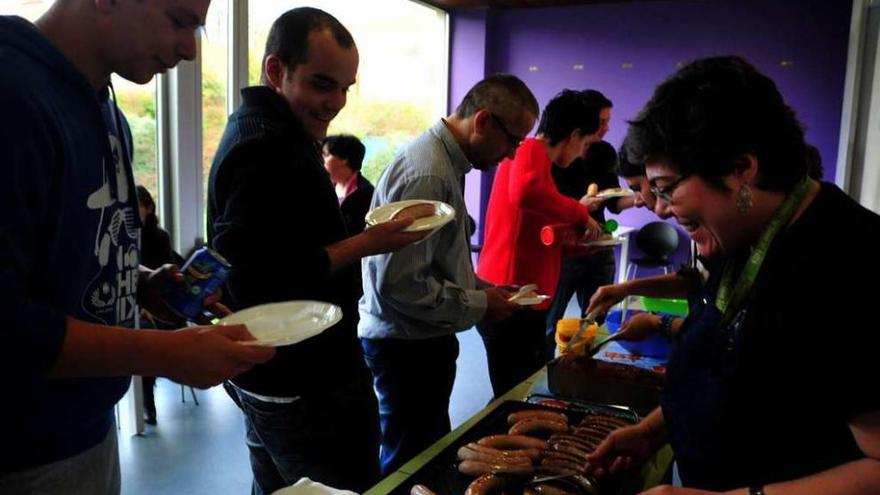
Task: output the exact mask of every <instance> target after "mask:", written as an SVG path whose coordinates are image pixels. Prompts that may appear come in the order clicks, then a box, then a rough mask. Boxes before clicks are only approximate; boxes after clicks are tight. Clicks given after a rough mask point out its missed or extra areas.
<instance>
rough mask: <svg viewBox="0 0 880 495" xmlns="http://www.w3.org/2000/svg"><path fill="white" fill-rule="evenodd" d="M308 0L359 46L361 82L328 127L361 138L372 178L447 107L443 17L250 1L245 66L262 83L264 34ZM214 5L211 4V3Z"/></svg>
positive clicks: (394, 2)
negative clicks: (342, 27)
mask: <svg viewBox="0 0 880 495" xmlns="http://www.w3.org/2000/svg"><path fill="white" fill-rule="evenodd" d="M302 5H310V6H314V7H318V8H321V9H323V10H326V11H327V12H329V13H331V14H333V15H334V16H336V17H337V18H338V19H339V20H340V21H341V22H342V23H343V24H345V26H346V27H347V28H348V29H349V30H350V31H351V33H352V36H354V39H355V42H356V43H357V45H358V50H359V52H360V67H359V70H358V82H357V84H355V85H354V86H353V87H352V88H351V91H350V93H349V97H348V104H347V105H346V107H345V109H344V110H343V111H342V112H340V114H339V116H338V117H337V118H336V119H335V120H334V121H333V123H332V124H331V126H330V133H331V134H335V133H341V132H346V133H350V134H354V135H355V136H358V137H359V138H361V139H362V140H363V141H364V144H365V145H366V146H367V155H366V157H365V159H364V167H363V174H364V175H365V176H366V177H367V178H368V179H370V180H371V181H373V182H375V180H376V179H378V177H379V174H380V173H381V172H382V170H384V168H385V166H387V165H388V163H389V162H390V161H391V159H392V158H393V157H394V155H395V154H396V153H397V150H398V149H399V148H400V146H401V145H402V144H404V143H406V142H407V141H409V140H410V139H412V138H413V137H415V136H416V135H417V134H419V133H421V132H422V131H424V130H425V129H427V128H428V127H430V125H431V124H432V123H433V122H434V120H436V119H437V118H439V117H441V116H442V115H443V112H444V111H445V106H446V73H447V71H446V60H447V57H446V45H447V38H446V15H445V14H444V13H442V12H440V11H438V10H435V9H432V8H430V7H426V6H424V5H420V4H418V3H415V2H412V1H410V0H371V1H369V2H352V1H351V0H315V1H312V2H308V3H304V2H301V1H275V2H260V1H251V2H250V4H249V33H248V36H249V40H250V42H249V45H250V47H249V50H250V53H249V57H248V58H249V64H248V73H249V79H250V83H251V84H258V83H259V76H260V66H261V63H262V56H263V49H264V45H265V43H266V35H267V34H268V32H269V28H270V27H271V26H272V22H273V21H274V20H275V19H276V18H277V17H278V16H279V15H281V14H282V13H284V12H285V11H287V10H289V9H291V8H294V7H299V6H302ZM212 8H213V6H212Z"/></svg>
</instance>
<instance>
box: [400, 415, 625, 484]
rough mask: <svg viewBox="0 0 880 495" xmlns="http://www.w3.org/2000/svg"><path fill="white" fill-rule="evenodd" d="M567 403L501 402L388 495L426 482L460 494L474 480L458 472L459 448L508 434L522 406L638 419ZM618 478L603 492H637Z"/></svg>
mask: <svg viewBox="0 0 880 495" xmlns="http://www.w3.org/2000/svg"><path fill="white" fill-rule="evenodd" d="M566 405H570V406H573V407H566V408H560V407H551V406H545V405H542V404H535V403H530V402H520V401H506V402H502V403H501V404H500V405H499V406H498V407H497V408H495V409H494V410H493V411H492V412H491V413H489V414H488V415H487V416H486V417H484V418H483V419H481V420H480V421H478V422H477V423H476V424H474V425H473V426H472V427H471V428H470V429H468V430H467V431H466V432H464V434H462V435H461V436H460V437H459V438H458V439H457V440H456V441H454V442H453V443H452V444H451V445H449V446H448V447H446V448H445V449H443V450H442V451H441V452H440V453H439V454H437V455H436V456H435V457H434V458H433V459H431V460H430V461H428V463H427V464H425V465H424V466H422V468H421V469H419V470H418V471H416V472H414V473H413V474H411V475H410V476H409V477H408V478H407V479H406V481H404V482H403V483H401V484H400V485H398V486H397V488H395V489H394V490H392V491H391V492H390V495H409V493H410V490H411V489H412V486H413V485H417V484H420V485H425V486H427V487H428V488H430V489H431V490H432V491H433V492H434V493H436V494H437V495H463V494H464V492H465V490H467V487H468V485H470V484H471V482H472V481H473V480H474V477H472V476H466V475H464V474H461V473H459V472H458V462H459V461H458V456H457V452H458V449H459V448H460V447H461V446H462V445H466V444H468V443H470V442H476V441H477V440H479V439H481V438H483V437H485V436H488V435H496V434H499V433H507V430H508V429H509V428H510V426H509V425H508V424H507V416H508V415H509V414H510V413H513V412H517V411H522V410H524V409H545V410H548V411H557V412H564V413H565V414H566V415H567V416H568V420H569V423H571V424H576V423H578V422H580V421H581V420H582V419H583V418H584V417H585V416H587V415H589V414H607V415H612V416H617V417H620V418H623V419H625V420H627V421H630V422H633V423H634V422H636V421H637V420H638V418H637V417H636V416H635V415H634V414H633V413H632V411H629V410H627V409H625V408H619V407H605V406H603V405H601V404H577V403H574V402H573V401H566ZM625 484H627V483H622V482H620V481H618V482H615V483H610V484H608V486H607V487H606V488H607V489H606V491H604V492H603V495H606V494H607V495H622V494H625V493H636V492H638V490H637V489H636V490H632V491H631V492H630V491H625V488H624V487H623V485H625ZM506 493H507V495H521V492H519V491H516V492H510V491H508V492H506Z"/></svg>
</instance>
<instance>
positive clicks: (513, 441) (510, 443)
mask: <svg viewBox="0 0 880 495" xmlns="http://www.w3.org/2000/svg"><path fill="white" fill-rule="evenodd" d="M477 443H478V444H480V445H483V446H486V447H492V448H495V449H498V450H514V449H545V448H547V442H545V441H544V440H541V439H539V438H533V437H529V436H526V435H491V436H488V437H484V438H481V439H480V440H478V441H477Z"/></svg>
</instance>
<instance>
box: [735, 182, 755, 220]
mask: <svg viewBox="0 0 880 495" xmlns="http://www.w3.org/2000/svg"><path fill="white" fill-rule="evenodd" d="M736 209H737V210H739V212H740V213H742V214H743V215H745V214H746V213H748V212H749V210H751V209H752V189H751V188H750V187H749V186H748V184H745V185H743V186H742V187H740V188H739V193H737V195H736Z"/></svg>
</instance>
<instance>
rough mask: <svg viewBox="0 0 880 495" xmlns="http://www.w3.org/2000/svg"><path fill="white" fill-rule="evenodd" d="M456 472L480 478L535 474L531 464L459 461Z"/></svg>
mask: <svg viewBox="0 0 880 495" xmlns="http://www.w3.org/2000/svg"><path fill="white" fill-rule="evenodd" d="M458 472H460V473H461V474H467V475H470V476H482V475H484V474H510V475H522V476H528V475H530V474H532V473H534V472H535V469H534V468H533V467H532V465H531V464H492V463H488V462H481V461H461V462H460V463H458Z"/></svg>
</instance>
